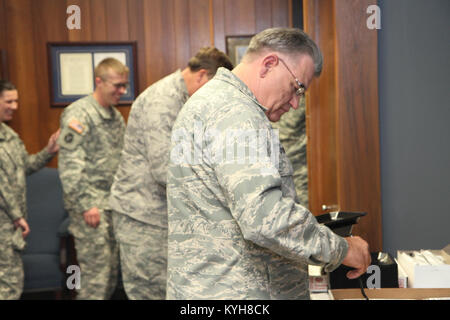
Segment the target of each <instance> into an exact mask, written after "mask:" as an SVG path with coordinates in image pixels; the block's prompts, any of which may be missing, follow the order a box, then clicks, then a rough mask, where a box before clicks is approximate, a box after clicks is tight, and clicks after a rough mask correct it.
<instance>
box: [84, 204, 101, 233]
mask: <svg viewBox="0 0 450 320" xmlns="http://www.w3.org/2000/svg"><path fill="white" fill-rule="evenodd" d="M83 217H84V221H85V222H86V223H87V224H88V225H89V226H91V227H92V228H97V227H98V225H99V224H100V210H98V208H96V207H94V208H91V209H89V210H88V211H86V212H84V213H83Z"/></svg>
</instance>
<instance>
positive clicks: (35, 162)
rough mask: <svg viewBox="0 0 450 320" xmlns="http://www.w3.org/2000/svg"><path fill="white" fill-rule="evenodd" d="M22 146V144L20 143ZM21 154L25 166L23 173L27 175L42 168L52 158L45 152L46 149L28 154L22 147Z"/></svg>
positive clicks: (51, 155)
mask: <svg viewBox="0 0 450 320" xmlns="http://www.w3.org/2000/svg"><path fill="white" fill-rule="evenodd" d="M21 144H22V142H21ZM22 147H23V154H24V158H25V159H24V163H25V166H26V169H25V172H26V174H27V175H30V174H32V173H34V172H36V171H38V170H39V169H41V168H43V167H44V166H45V165H46V164H47V163H48V162H49V161H50V160H51V159H52V158H53V156H54V154H51V153H49V152H48V151H47V147H44V149H42V150H41V151H40V152H38V153H36V154H31V155H30V154H28V153H27V151H26V150H25V147H24V146H23V144H22Z"/></svg>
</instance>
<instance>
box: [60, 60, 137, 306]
mask: <svg viewBox="0 0 450 320" xmlns="http://www.w3.org/2000/svg"><path fill="white" fill-rule="evenodd" d="M128 72H129V70H128V68H127V67H126V66H124V65H123V64H122V63H121V62H119V61H117V60H115V59H112V58H108V59H105V60H103V61H102V62H101V63H100V64H99V65H98V66H97V67H96V69H95V84H96V88H95V91H94V93H93V94H92V95H88V96H86V97H84V98H82V99H79V100H77V101H75V102H74V103H72V104H71V105H70V106H68V107H67V108H66V109H65V110H64V112H63V113H62V115H61V136H60V139H59V141H60V142H59V143H60V146H61V150H60V155H59V159H58V169H59V173H60V177H61V182H62V186H63V190H64V206H65V208H66V210H67V211H68V212H69V217H70V224H69V231H70V233H71V234H72V235H73V236H74V239H75V248H76V251H77V260H78V263H79V265H80V269H81V289H80V290H78V292H77V299H97V300H100V299H109V298H110V297H111V295H112V294H113V292H114V289H115V287H116V284H117V280H118V269H119V251H118V246H117V244H116V241H115V240H114V234H113V229H112V217H111V212H110V208H109V204H108V199H109V193H110V187H111V184H112V181H113V178H114V174H115V173H116V170H117V166H118V165H119V159H120V151H121V150H122V146H123V136H124V132H125V122H124V119H123V117H122V115H121V114H120V112H119V111H118V110H117V109H116V108H115V107H114V105H116V104H117V103H118V102H119V99H120V97H121V96H122V95H123V94H124V93H125V92H126V88H127V86H128Z"/></svg>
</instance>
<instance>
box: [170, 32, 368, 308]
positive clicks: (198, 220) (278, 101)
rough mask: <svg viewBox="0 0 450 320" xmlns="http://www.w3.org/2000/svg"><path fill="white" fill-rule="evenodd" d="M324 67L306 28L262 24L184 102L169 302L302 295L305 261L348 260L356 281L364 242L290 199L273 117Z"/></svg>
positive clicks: (175, 153) (173, 173) (174, 165)
mask: <svg viewBox="0 0 450 320" xmlns="http://www.w3.org/2000/svg"><path fill="white" fill-rule="evenodd" d="M321 65H322V58H321V54H320V51H319V49H318V48H317V46H316V45H315V44H314V42H313V41H312V40H311V39H310V38H309V37H308V36H307V35H306V34H305V33H304V32H302V31H301V30H299V29H286V28H274V29H268V30H265V31H263V32H261V33H259V34H258V35H256V36H255V37H253V39H252V41H251V42H250V45H249V48H248V50H247V52H246V54H245V56H244V57H243V60H242V62H241V63H240V64H239V65H238V66H237V67H236V68H235V69H233V72H230V71H228V70H226V69H223V68H221V69H219V70H218V71H217V74H216V76H215V77H214V78H213V79H212V80H211V81H209V82H208V83H207V84H206V85H205V86H203V87H202V88H201V89H200V90H198V91H197V92H196V93H195V94H194V95H193V96H192V97H191V98H190V99H189V100H188V101H187V103H186V104H185V105H184V107H183V109H181V111H180V113H179V115H178V117H177V120H176V121H175V124H174V127H173V131H172V147H171V154H170V162H169V169H168V173H167V198H168V222H169V230H168V241H169V243H168V257H169V258H168V270H167V278H168V279H167V298H168V299H308V298H309V291H308V276H307V265H308V264H315V265H322V266H324V268H325V270H326V271H331V270H333V269H335V268H336V267H337V266H339V265H340V264H341V263H344V264H346V265H349V266H351V267H354V268H356V269H355V270H353V271H351V272H350V273H349V274H348V276H349V277H352V278H354V277H357V276H359V275H360V274H362V273H364V272H365V270H366V269H367V267H368V266H369V263H370V255H369V251H368V245H367V243H366V242H365V241H364V240H363V239H361V238H359V237H354V238H342V237H339V236H338V235H336V234H335V233H333V232H332V231H331V230H330V229H329V228H327V227H325V226H323V225H319V224H318V223H317V220H316V219H315V217H314V216H313V215H312V214H311V213H310V212H309V211H308V210H307V209H306V208H305V207H303V206H301V205H299V204H298V203H297V202H296V194H295V188H294V183H293V180H292V166H291V164H290V162H289V160H288V159H287V156H286V154H285V153H284V150H283V148H282V147H280V144H279V139H278V136H277V133H276V131H274V130H273V129H272V127H271V125H270V122H269V120H270V121H278V120H279V119H280V116H281V115H282V114H283V113H285V112H287V111H288V110H289V109H290V108H291V107H292V108H297V107H298V103H299V99H300V97H301V96H303V94H304V91H305V89H306V88H307V87H308V86H309V84H310V82H311V80H312V78H313V76H314V75H316V76H318V75H319V74H320V71H321ZM294 74H295V75H294Z"/></svg>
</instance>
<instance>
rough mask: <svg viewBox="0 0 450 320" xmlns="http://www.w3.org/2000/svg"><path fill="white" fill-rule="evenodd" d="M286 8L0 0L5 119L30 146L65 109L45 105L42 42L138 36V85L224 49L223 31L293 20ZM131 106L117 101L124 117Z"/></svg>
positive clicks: (286, 3)
mask: <svg viewBox="0 0 450 320" xmlns="http://www.w3.org/2000/svg"><path fill="white" fill-rule="evenodd" d="M72 4H75V5H78V6H79V7H80V9H81V30H68V28H67V27H66V19H67V17H68V14H67V13H66V10H67V7H68V6H69V5H72ZM291 10H292V6H291V1H290V0H66V1H65V0H0V49H5V50H6V52H7V55H8V61H7V64H8V70H9V80H11V81H12V82H13V83H14V84H15V85H16V86H17V88H18V90H19V95H20V97H19V98H20V105H19V110H18V111H17V112H16V114H15V116H14V119H13V121H11V123H10V125H11V126H12V127H13V128H14V130H16V131H17V132H18V133H19V134H20V136H21V138H22V139H23V140H24V142H25V145H26V147H27V149H28V150H29V152H36V151H38V150H40V149H41V148H42V147H44V146H45V145H46V143H47V140H48V137H49V136H50V134H51V133H52V132H54V131H55V130H56V129H57V128H58V126H59V117H60V114H61V112H62V110H63V109H62V108H52V107H50V97H49V94H50V93H49V92H50V91H49V79H48V77H49V76H48V62H47V47H46V44H47V42H59V41H70V42H78V41H136V42H137V51H138V52H137V58H138V59H137V60H138V61H137V64H138V81H139V86H138V89H139V92H142V91H143V90H144V89H145V88H146V87H148V86H149V85H151V84H152V83H154V82H155V81H157V80H159V79H160V78H162V77H163V76H165V75H167V74H169V73H171V72H173V71H174V70H175V69H177V68H184V67H185V66H186V64H187V62H188V60H189V58H190V57H191V56H192V55H193V54H195V52H196V51H197V50H198V49H200V48H201V47H203V46H209V45H215V46H216V47H217V48H219V49H220V50H222V51H224V52H225V50H226V48H225V36H227V35H243V34H245V35H247V34H254V33H257V32H259V31H261V30H264V29H265V28H268V27H272V26H274V27H275V26H285V27H286V26H290V25H291V24H292V19H291V16H292V14H291ZM129 109H130V107H129V106H122V107H119V110H120V111H121V112H122V114H123V115H124V117H125V119H126V118H127V117H128V113H129ZM56 163H57V162H56V159H54V160H53V161H52V163H51V166H53V167H55V166H56Z"/></svg>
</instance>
